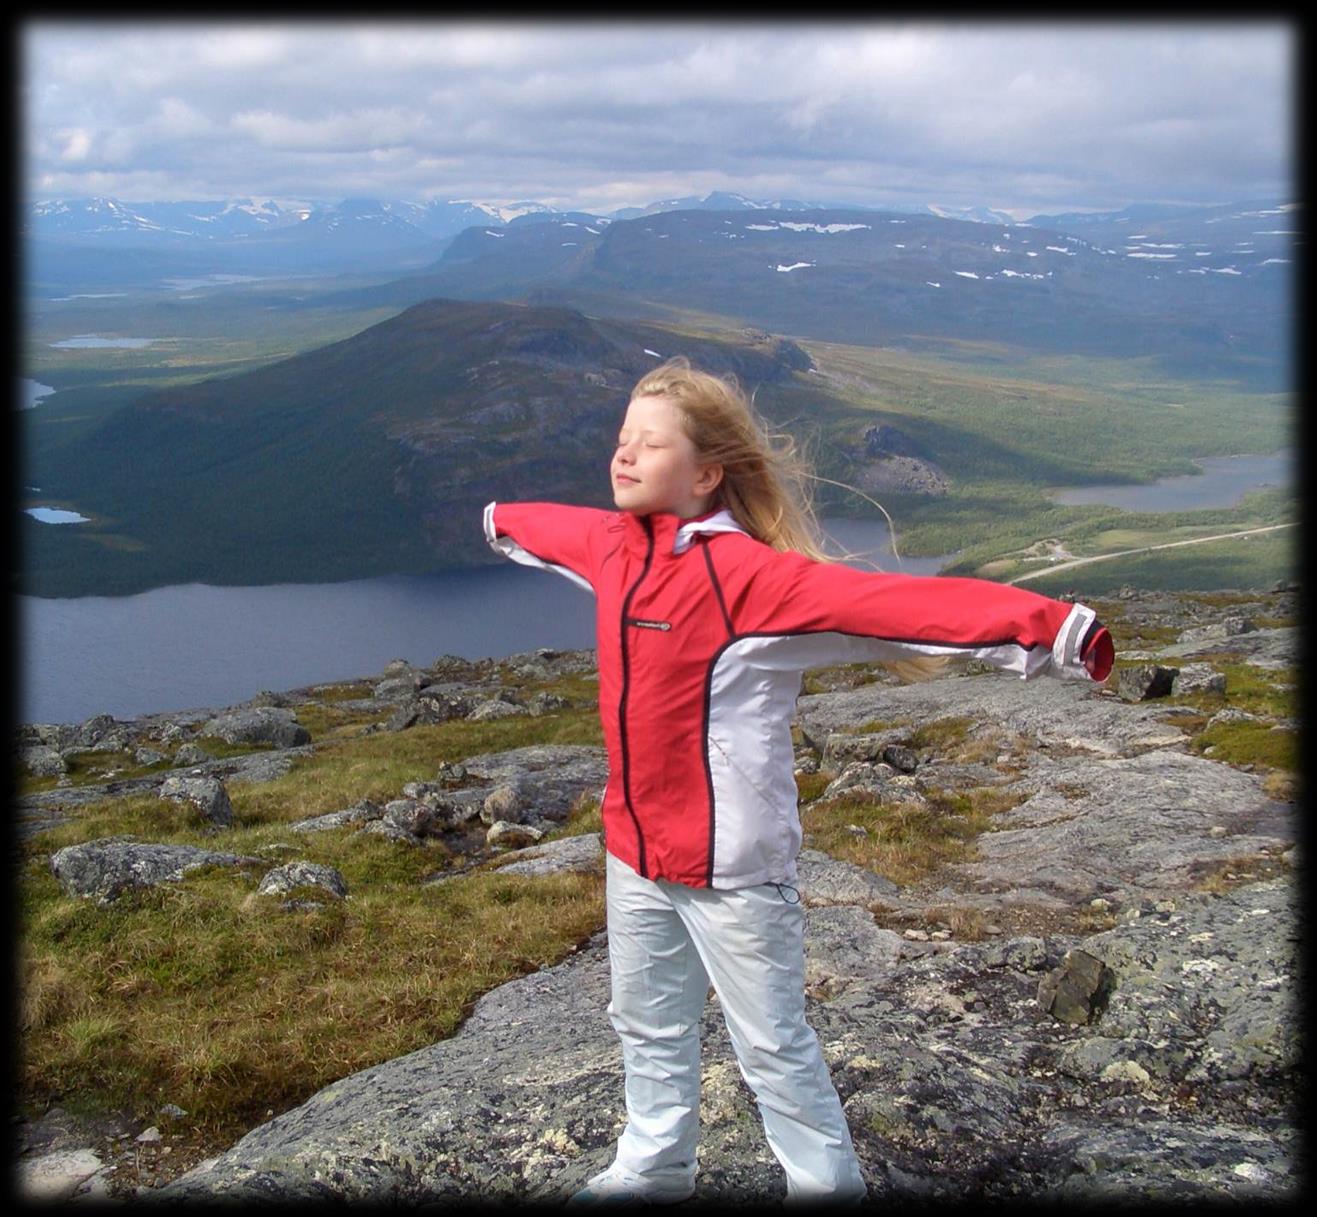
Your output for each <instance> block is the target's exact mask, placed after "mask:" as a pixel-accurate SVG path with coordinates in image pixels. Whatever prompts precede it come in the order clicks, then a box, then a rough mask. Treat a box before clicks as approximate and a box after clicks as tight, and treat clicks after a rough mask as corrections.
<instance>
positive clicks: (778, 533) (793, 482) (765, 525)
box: [631, 356, 828, 561]
mask: <svg viewBox="0 0 1317 1217" xmlns="http://www.w3.org/2000/svg"><path fill="white" fill-rule="evenodd" d="M637 397H666V398H667V399H668V400H669V401H671V402H672V403H673V405H675V406H677V407H678V408H679V409H680V410H681V412H682V416H683V418H684V420H685V423H686V434H687V435H689V436H690V439H691V442H692V443H693V444H694V445H695V451H696V453H697V455H698V459H699V460H700V461H701V462H702V463H704V464H710V465H714V464H716V465H721V466H722V468H723V477H722V481H721V483H719V485H718V488H717V489H716V490H715V491H714V493H713V498H712V499H711V501H710V504H709V505H710V507H713V508H717V507H725V508H726V509H727V510H728V511H730V512H731V513H732V518H733V519H734V520H735V521H736V522H737V523H738V524H739V525H740V526H741V527H742V528H744V529H745V530H746V532H748V533H749V534H750V535H751V536H752V537H755V538H757V539H758V540H760V541H763V542H764V543H765V544H766V545H771V546H772V547H773V548H774V549H779V550H794V551H795V552H796V553H801V554H804V555H805V556H806V557H809V558H814V559H816V560H818V561H827V560H828V556H827V554H826V553H825V551H824V548H823V540H822V536H821V530H820V528H819V525H818V520H817V519H816V518H815V515H814V509H813V504H812V500H811V496H810V492H809V478H810V470H809V467H808V465H807V464H806V462H805V461H804V460H802V459H801V457H800V456H799V453H798V451H797V447H796V443H795V441H794V440H793V439H792V438H791V436H789V435H785V434H779V433H776V432H773V431H771V430H770V429H769V428H768V425H767V424H766V423H765V422H764V420H763V419H761V418H760V417H759V415H758V414H757V413H756V412H755V409H754V406H753V405H752V404H751V402H750V399H749V398H748V397H746V395H745V393H744V392H743V391H742V389H741V387H740V385H739V384H738V383H737V381H736V379H735V378H734V377H732V376H727V377H720V376H714V375H711V374H710V373H708V372H700V371H697V370H696V369H694V368H692V367H691V365H690V362H689V361H688V360H687V359H685V358H684V357H682V356H677V357H676V358H673V359H669V360H668V361H667V362H666V363H663V364H660V365H659V366H658V367H656V368H654V369H653V371H651V372H648V373H647V374H646V375H645V376H643V377H641V379H640V381H639V383H638V384H637V385H636V387H635V388H634V389H633V390H632V391H631V398H632V400H635V399H636V398H637Z"/></svg>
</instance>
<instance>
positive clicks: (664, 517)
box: [618, 508, 745, 554]
mask: <svg viewBox="0 0 1317 1217" xmlns="http://www.w3.org/2000/svg"><path fill="white" fill-rule="evenodd" d="M618 514H619V515H621V516H622V520H623V525H624V527H625V529H626V534H627V537H628V539H629V540H631V541H632V542H633V543H638V544H639V545H641V546H644V545H647V544H648V540H649V535H650V534H651V533H652V534H653V537H654V552H655V553H660V554H666V553H671V554H681V553H685V552H686V550H688V549H689V548H690V547H691V546H692V545H693V544H694V543H695V538H696V537H698V536H708V535H711V534H713V533H719V532H742V533H743V532H745V529H744V528H742V527H741V526H740V525H739V524H738V523H737V522H736V521H735V520H734V519H733V518H732V513H731V512H730V511H728V510H727V509H726V508H720V509H719V510H717V511H711V512H709V513H708V514H707V515H702V516H696V517H694V518H693V519H690V520H683V519H680V518H679V517H678V516H675V515H673V514H672V513H671V512H667V511H655V512H652V513H651V514H649V515H647V516H634V515H632V514H631V513H630V512H619V513H618Z"/></svg>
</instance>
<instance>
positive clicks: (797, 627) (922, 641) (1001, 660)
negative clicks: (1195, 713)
mask: <svg viewBox="0 0 1317 1217" xmlns="http://www.w3.org/2000/svg"><path fill="white" fill-rule="evenodd" d="M731 581H732V582H733V583H734V581H735V576H734V574H733V575H732V576H731ZM729 590H731V589H729ZM737 592H738V595H737V596H736V599H737V606H736V610H735V613H734V618H735V621H736V629H737V631H738V632H745V633H752V634H760V633H762V634H765V635H777V634H783V635H793V636H794V635H810V634H822V633H835V634H837V635H841V636H843V637H846V638H864V639H869V640H872V641H873V642H874V644H875V646H874V648H873V653H874V657H876V658H881V659H902V658H912V657H914V656H918V655H957V654H960V655H966V654H968V655H972V656H975V657H977V658H979V659H983V660H985V661H986V662H988V663H991V664H993V665H994V666H995V667H999V668H1003V669H1005V670H1007V671H1012V672H1018V673H1019V674H1020V675H1021V676H1023V677H1026V678H1029V677H1033V676H1039V675H1043V674H1049V675H1054V676H1063V677H1080V678H1084V679H1091V680H1095V681H1102V680H1105V679H1106V678H1107V676H1108V675H1109V674H1110V672H1111V668H1112V664H1113V662H1114V659H1115V648H1114V646H1113V644H1112V641H1111V635H1110V634H1109V633H1108V631H1107V629H1106V627H1104V626H1103V625H1102V624H1101V622H1099V621H1098V620H1097V616H1096V614H1095V613H1094V612H1093V610H1092V609H1091V608H1088V607H1087V606H1086V605H1083V604H1069V603H1067V602H1065V601H1062V600H1053V599H1051V598H1049V597H1047V596H1042V595H1039V594H1038V593H1036V592H1031V591H1027V590H1026V589H1024V588H1020V587H1012V586H1008V585H1006V584H1001V583H993V582H991V581H990V580H987V579H969V578H955V577H950V576H919V575H889V574H881V573H877V572H870V571H860V570H855V569H854V568H852V567H848V566H842V565H839V564H833V563H826V562H813V561H811V560H809V559H807V558H804V557H801V556H800V555H798V554H775V555H773V558H772V559H771V560H769V561H767V562H765V563H763V565H762V566H761V567H760V568H759V569H758V570H757V571H756V572H755V573H754V576H753V578H752V580H751V581H749V582H747V583H746V584H745V585H743V586H742V587H740V588H739V589H737Z"/></svg>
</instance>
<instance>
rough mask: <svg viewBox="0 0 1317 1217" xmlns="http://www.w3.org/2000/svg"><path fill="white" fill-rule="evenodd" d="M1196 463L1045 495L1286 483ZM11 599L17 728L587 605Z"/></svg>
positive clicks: (549, 643) (490, 635) (844, 529)
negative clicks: (1153, 476)
mask: <svg viewBox="0 0 1317 1217" xmlns="http://www.w3.org/2000/svg"><path fill="white" fill-rule="evenodd" d="M1197 463H1198V464H1199V465H1201V466H1202V467H1203V470H1204V472H1203V473H1202V474H1200V475H1191V476H1188V477H1172V478H1163V479H1162V480H1161V481H1160V482H1157V483H1154V484H1152V485H1147V486H1128V485H1115V486H1086V487H1078V488H1072V489H1069V490H1065V491H1062V492H1060V493H1059V494H1058V495H1057V496H1056V497H1057V498H1058V499H1059V500H1060V501H1061V502H1066V503H1107V504H1111V505H1113V506H1117V507H1123V508H1125V509H1126V510H1129V511H1177V510H1189V509H1194V508H1203V507H1218V506H1228V505H1230V504H1232V503H1235V502H1238V500H1239V498H1240V497H1241V496H1242V495H1243V494H1245V493H1246V492H1247V491H1248V490H1251V489H1255V488H1256V487H1258V486H1263V485H1291V486H1292V485H1294V476H1295V474H1294V453H1293V452H1292V451H1285V452H1279V453H1273V454H1271V455H1269V456H1234V457H1207V458H1204V459H1202V460H1200V461H1198V462H1197ZM71 526H72V527H76V524H75V525H71ZM827 529H828V532H829V535H830V536H831V537H832V538H833V540H834V541H835V543H836V544H837V545H838V546H839V547H840V549H841V551H842V552H844V553H846V554H848V555H851V556H853V557H854V558H855V559H857V560H860V562H859V564H861V565H864V564H865V563H864V561H863V559H866V558H867V561H868V564H872V565H876V566H878V567H880V568H881V569H884V570H901V571H905V572H907V573H910V574H917V575H932V574H936V573H937V572H938V570H940V569H941V567H942V566H943V565H944V564H945V563H946V562H947V561H948V560H949V559H948V558H947V557H937V558H920V559H912V560H910V559H908V560H906V561H905V562H904V563H898V562H897V561H896V560H895V559H894V558H893V556H892V554H891V551H890V549H889V548H888V542H887V537H888V532H887V526H886V524H885V523H883V522H882V521H871V520H830V521H829V522H828V524H827ZM18 601H19V612H18V619H19V653H20V663H21V669H22V688H21V692H20V704H19V706H18V707H17V708H16V709H17V712H18V717H19V719H20V721H23V722H81V721H82V720H84V719H87V718H90V717H91V716H92V715H93V714H112V715H114V716H115V717H116V718H133V717H136V716H137V715H140V714H149V713H153V712H156V711H162V712H163V711H170V710H189V709H199V708H201V707H220V706H228V705H233V704H235V703H237V702H242V701H246V700H247V699H248V698H251V697H254V696H255V695H256V694H257V693H259V692H260V691H261V690H263V689H271V690H274V691H276V692H282V691H284V690H287V689H293V688H298V687H300V686H303V685H310V684H319V683H327V682H331V681H335V680H348V679H353V678H356V677H363V676H375V675H378V674H379V673H380V671H382V670H383V668H384V667H385V665H386V664H388V663H389V661H390V660H392V659H406V660H408V661H410V662H411V663H414V664H418V665H425V664H430V663H433V662H434V660H436V659H437V658H438V657H439V656H440V655H444V654H450V655H460V656H461V657H463V658H464V659H479V658H483V657H485V656H489V655H509V654H512V653H514V652H517V651H529V650H533V649H535V648H536V647H557V648H576V647H589V646H593V645H594V640H593V607H594V606H593V601H592V599H591V598H590V596H589V595H588V594H587V593H585V592H582V591H580V590H578V589H577V588H576V587H575V586H574V585H572V584H571V583H569V582H568V581H567V580H566V579H562V578H559V577H557V576H553V575H549V574H547V573H545V572H541V571H533V570H527V569H526V568H525V567H518V566H515V565H513V564H512V563H507V564H505V565H501V566H493V567H488V568H481V569H479V570H472V571H460V572H456V573H452V574H446V575H429V576H422V575H416V576H403V575H398V576H392V577H389V578H382V579H361V580H354V581H352V582H347V583H323V584H278V585H275V586H272V587H212V586H210V585H207V584H199V583H193V584H187V585H183V586H177V587H163V588H157V589H155V590H153V591H149V592H143V593H141V594H140V595H136V596H122V597H104V596H86V597H80V598H77V599H71V600H41V599H36V598H34V597H29V596H21V597H19V598H18Z"/></svg>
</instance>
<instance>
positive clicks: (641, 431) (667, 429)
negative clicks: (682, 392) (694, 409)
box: [609, 397, 722, 519]
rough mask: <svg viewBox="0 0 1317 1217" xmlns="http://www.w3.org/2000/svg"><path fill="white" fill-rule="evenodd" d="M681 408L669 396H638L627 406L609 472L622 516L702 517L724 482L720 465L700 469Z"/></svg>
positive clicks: (701, 466) (702, 465)
mask: <svg viewBox="0 0 1317 1217" xmlns="http://www.w3.org/2000/svg"><path fill="white" fill-rule="evenodd" d="M684 421H685V420H684V418H683V416H682V412H681V409H680V407H679V406H677V405H675V404H674V403H673V402H672V401H671V400H670V399H668V398H666V397H637V398H634V399H633V400H632V402H631V404H630V405H629V406H627V412H626V417H625V418H624V419H623V420H622V430H621V431H620V432H619V433H618V437H617V450H616V451H615V452H614V453H613V462H612V465H611V466H610V468H609V472H610V474H611V476H612V481H613V502H614V503H616V504H617V506H618V507H619V508H620V509H621V510H622V511H629V512H632V513H633V514H635V515H648V514H649V513H650V512H653V511H670V512H672V513H673V514H675V515H677V516H679V517H681V518H682V519H690V518H691V517H693V516H698V515H703V514H704V512H705V511H707V510H708V506H709V496H710V495H712V494H713V492H714V489H715V488H716V487H717V485H718V483H719V482H720V481H721V480H722V466H721V465H705V464H701V463H700V461H699V460H698V459H697V454H696V451H695V445H694V443H692V442H691V438H690V436H689V435H687V434H686V428H685V425H684Z"/></svg>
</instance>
